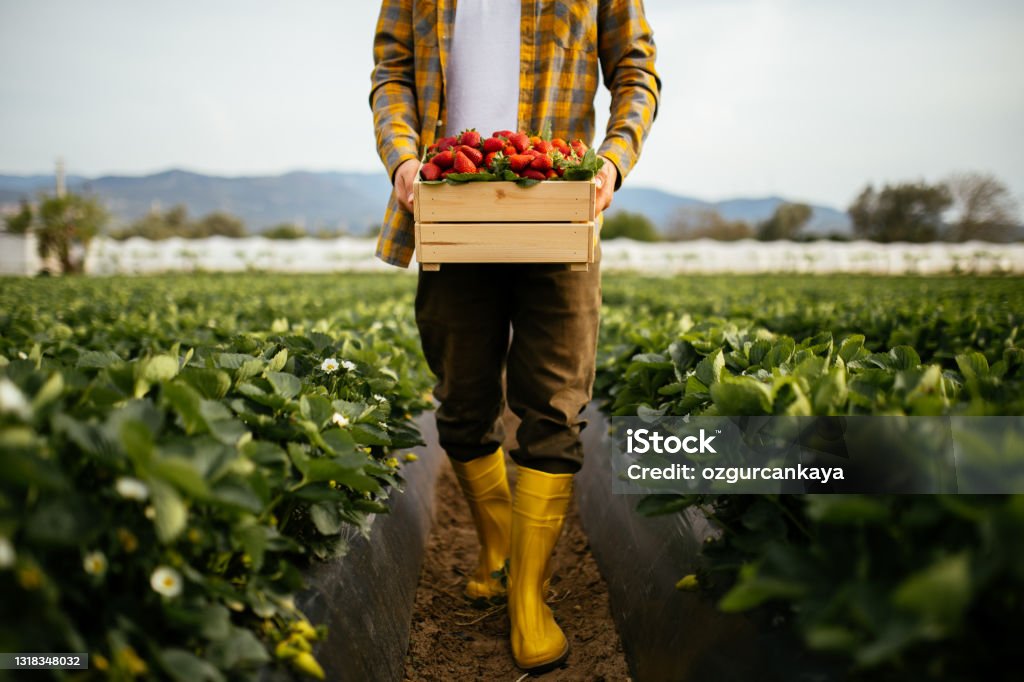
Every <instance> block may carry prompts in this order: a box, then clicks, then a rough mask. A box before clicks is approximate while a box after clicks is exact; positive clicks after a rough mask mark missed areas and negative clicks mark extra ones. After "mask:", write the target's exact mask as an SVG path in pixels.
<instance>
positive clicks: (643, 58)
mask: <svg viewBox="0 0 1024 682" xmlns="http://www.w3.org/2000/svg"><path fill="white" fill-rule="evenodd" d="M455 6H456V0H384V1H383V3H382V4H381V10H380V17H379V19H378V21H377V33H376V36H375V37H374V41H373V59H374V68H373V73H372V74H371V77H370V78H371V81H372V88H371V90H370V107H371V108H372V109H373V123H374V128H375V129H376V134H377V151H378V153H379V154H380V158H381V160H382V161H383V162H384V166H385V167H386V168H387V171H388V175H389V177H391V178H392V179H394V177H395V171H396V170H397V169H398V167H399V166H400V165H401V164H402V163H403V162H404V161H406V160H408V159H418V158H420V157H421V155H422V151H423V149H425V148H426V147H427V146H429V145H430V144H432V143H433V142H434V140H435V139H436V138H437V136H438V133H439V132H440V131H442V130H443V129H444V120H445V97H444V73H445V69H446V67H447V60H448V55H449V48H450V44H451V37H452V27H453V26H454V24H455ZM520 36H521V43H520V50H519V111H518V126H519V129H520V130H527V131H540V130H541V129H542V128H543V127H544V126H545V124H548V123H549V124H550V125H551V132H552V134H553V136H554V137H561V138H563V139H566V140H575V139H582V140H584V141H586V142H587V143H590V142H591V141H592V140H593V139H594V95H595V94H596V92H597V85H598V69H599V68H600V72H601V76H603V78H604V83H605V85H606V86H607V87H608V89H609V90H610V91H611V95H612V103H611V116H610V118H609V121H608V129H607V131H606V133H605V137H604V141H603V142H602V143H601V146H600V148H599V149H598V153H599V154H601V155H603V156H605V157H606V158H608V159H610V160H611V161H612V162H613V163H614V164H615V166H616V167H617V169H618V171H619V181H620V182H621V179H622V178H623V177H625V176H626V175H627V174H628V173H629V171H630V169H632V168H633V165H634V164H635V163H636V160H637V157H638V156H639V154H640V148H641V146H642V145H643V141H644V138H645V137H646V136H647V132H648V130H649V129H650V126H651V122H652V121H653V120H654V117H655V115H656V113H657V109H658V98H659V94H660V92H661V81H660V79H659V78H658V74H657V72H656V71H655V68H654V59H655V54H656V50H655V46H654V38H653V36H652V32H651V27H650V25H649V24H648V23H647V19H646V18H645V16H644V8H643V2H642V0H523V6H522V9H521V11H520ZM481 58H486V55H481ZM481 94H482V96H486V92H482V93H481ZM481 132H482V133H483V134H484V135H489V134H490V132H491V131H481ZM414 248H415V243H414V238H413V218H412V215H411V214H409V213H408V212H407V211H405V210H404V209H403V208H402V207H401V206H400V205H399V204H398V202H397V200H396V199H395V197H394V194H393V193H392V196H391V198H390V199H389V200H388V206H387V209H386V210H385V212H384V223H383V225H382V227H381V233H380V238H379V240H378V242H377V256H378V257H379V258H381V259H382V260H384V261H386V262H388V263H391V264H393V265H398V266H401V267H408V265H409V262H410V261H411V260H412V255H413V250H414Z"/></svg>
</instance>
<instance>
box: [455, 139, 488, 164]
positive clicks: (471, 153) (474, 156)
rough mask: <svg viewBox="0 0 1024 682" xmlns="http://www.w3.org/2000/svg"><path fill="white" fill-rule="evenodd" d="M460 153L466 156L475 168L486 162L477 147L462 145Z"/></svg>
mask: <svg viewBox="0 0 1024 682" xmlns="http://www.w3.org/2000/svg"><path fill="white" fill-rule="evenodd" d="M459 151H460V152H462V153H463V154H465V155H466V157H467V158H468V159H469V160H470V161H471V162H472V163H473V165H474V166H479V165H480V162H481V161H483V160H484V154H483V152H481V151H480V150H479V149H477V148H476V147H470V146H469V145H465V144H464V145H462V146H461V147H459Z"/></svg>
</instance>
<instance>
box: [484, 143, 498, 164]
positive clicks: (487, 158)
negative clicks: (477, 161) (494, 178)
mask: <svg viewBox="0 0 1024 682" xmlns="http://www.w3.org/2000/svg"><path fill="white" fill-rule="evenodd" d="M487 139H489V140H491V139H494V138H490V137H489V138H487ZM500 153H501V152H488V153H487V156H485V157H484V165H485V166H487V167H488V168H490V167H491V164H492V163H494V157H495V156H497V155H498V154H500Z"/></svg>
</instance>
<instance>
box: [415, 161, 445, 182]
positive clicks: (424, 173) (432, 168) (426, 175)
mask: <svg viewBox="0 0 1024 682" xmlns="http://www.w3.org/2000/svg"><path fill="white" fill-rule="evenodd" d="M441 173H442V171H441V168H440V167H439V166H437V165H435V164H433V163H425V164H423V167H422V168H420V176H421V177H422V178H423V179H424V180H437V179H438V178H440V177H441Z"/></svg>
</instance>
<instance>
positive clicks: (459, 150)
mask: <svg viewBox="0 0 1024 682" xmlns="http://www.w3.org/2000/svg"><path fill="white" fill-rule="evenodd" d="M586 153H587V145H586V144H585V143H584V142H583V140H576V141H575V142H572V143H567V142H566V141H565V140H562V139H559V138H555V139H553V140H545V139H542V138H541V137H540V136H538V135H533V136H530V135H527V134H526V133H523V132H512V131H511V130H499V131H497V132H495V133H494V134H493V135H491V136H490V137H488V138H486V139H484V138H481V136H480V133H478V132H477V131H476V130H464V131H462V132H461V133H459V134H458V135H455V136H452V137H442V138H441V139H440V140H438V141H437V142H435V143H434V144H432V145H430V147H428V148H427V154H426V157H425V159H424V161H425V163H424V164H423V167H422V168H421V169H420V177H421V178H422V179H423V180H426V181H435V180H444V179H445V178H447V177H448V176H450V175H453V174H464V173H482V174H489V175H493V176H495V177H494V179H496V180H515V179H518V178H526V179H529V180H549V179H551V178H556V177H557V178H560V177H562V176H563V175H564V174H565V171H566V170H567V169H573V168H578V167H580V165H581V164H582V163H583V159H584V156H585V155H586ZM591 156H593V154H591ZM453 180H454V178H453Z"/></svg>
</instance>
